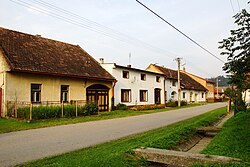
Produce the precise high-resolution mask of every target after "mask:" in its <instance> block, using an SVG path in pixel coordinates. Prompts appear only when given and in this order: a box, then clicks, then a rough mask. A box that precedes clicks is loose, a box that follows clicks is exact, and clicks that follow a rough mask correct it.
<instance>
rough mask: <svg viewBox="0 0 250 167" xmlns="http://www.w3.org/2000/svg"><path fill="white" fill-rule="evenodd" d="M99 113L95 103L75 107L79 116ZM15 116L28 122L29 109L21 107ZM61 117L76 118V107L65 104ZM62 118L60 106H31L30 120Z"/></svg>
mask: <svg viewBox="0 0 250 167" xmlns="http://www.w3.org/2000/svg"><path fill="white" fill-rule="evenodd" d="M98 111H99V109H98V105H97V104H96V103H89V104H86V105H85V106H83V107H79V106H78V107H77V112H78V115H79V116H84V115H95V114H97V113H98ZM17 116H18V118H19V119H26V120H28V119H29V117H30V107H23V108H18V109H17ZM63 116H64V117H74V116H76V106H75V105H70V104H66V105H64V106H63ZM60 117H62V106H61V105H58V106H33V108H32V119H33V120H39V119H49V118H60Z"/></svg>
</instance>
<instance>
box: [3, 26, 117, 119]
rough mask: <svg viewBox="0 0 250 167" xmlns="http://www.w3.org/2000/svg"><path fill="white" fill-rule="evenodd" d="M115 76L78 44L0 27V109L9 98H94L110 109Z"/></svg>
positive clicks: (32, 101)
mask: <svg viewBox="0 0 250 167" xmlns="http://www.w3.org/2000/svg"><path fill="white" fill-rule="evenodd" d="M114 81H115V79H114V77H113V76H112V75H110V74H109V73H108V72H107V71H106V70H105V69H103V68H102V67H101V66H100V65H99V63H98V62H97V61H95V60H94V59H93V58H92V57H91V56H90V55H89V54H88V53H87V52H86V51H84V50H83V49H82V48H81V47H80V46H78V45H72V44H68V43H64V42H60V41H55V40H51V39H47V38H43V37H41V36H36V35H30V34H25V33H21V32H17V31H12V30H8V29H5V28H0V112H1V116H3V117H4V116H6V114H7V104H8V102H10V101H17V102H31V103H34V104H39V103H42V102H44V101H59V102H64V103H69V102H70V101H72V100H82V101H86V102H96V103H97V104H98V106H99V109H100V111H108V110H110V109H111V98H112V97H113V91H112V89H113V83H114Z"/></svg>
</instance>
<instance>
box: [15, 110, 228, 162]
mask: <svg viewBox="0 0 250 167" xmlns="http://www.w3.org/2000/svg"><path fill="white" fill-rule="evenodd" d="M225 112H226V108H225V107H223V108H220V109H216V110H213V111H211V112H208V113H205V114H202V115H199V116H196V117H194V118H191V119H188V120H185V121H181V122H178V123H175V124H171V125H169V126H166V127H163V128H159V129H156V130H151V131H148V132H145V133H141V134H138V135H134V136H130V137H126V138H123V139H120V140H116V141H111V142H108V143H105V144H99V145H96V146H93V147H89V148H84V149H81V150H78V151H74V152H70V153H66V154H63V155H59V156H54V157H49V158H45V159H42V160H38V161H33V162H30V163H26V164H22V165H19V166H84V167H94V166H105V167H106V166H107V167H112V166H115V167H128V166H140V165H143V164H147V162H146V161H145V160H143V159H142V160H141V159H138V158H136V157H135V156H133V152H132V150H133V149H135V148H138V147H155V148H164V149H170V148H172V147H174V146H176V145H177V144H178V143H180V142H182V141H183V140H186V139H188V138H189V137H191V136H192V134H193V133H195V129H196V128H197V127H201V126H208V125H210V124H212V123H213V122H214V121H216V120H218V119H219V117H220V116H221V115H223V114H224V113H225Z"/></svg>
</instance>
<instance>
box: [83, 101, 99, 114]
mask: <svg viewBox="0 0 250 167" xmlns="http://www.w3.org/2000/svg"><path fill="white" fill-rule="evenodd" d="M98 111H99V108H98V105H97V104H96V103H87V104H86V105H85V106H84V107H83V108H82V114H83V115H95V114H98Z"/></svg>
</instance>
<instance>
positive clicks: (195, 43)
mask: <svg viewBox="0 0 250 167" xmlns="http://www.w3.org/2000/svg"><path fill="white" fill-rule="evenodd" d="M136 2H138V3H139V4H140V5H142V6H143V7H144V8H146V9H147V10H149V11H150V12H151V13H153V14H154V15H156V16H157V17H158V18H160V19H161V20H162V21H164V22H165V23H167V24H168V25H170V26H171V27H172V28H174V29H175V30H176V31H178V32H179V33H181V34H182V35H183V36H185V37H186V38H187V39H189V40H190V41H192V42H193V43H194V44H196V45H197V46H199V47H200V48H201V49H203V50H204V51H206V52H207V53H209V54H210V55H211V56H213V57H214V58H216V59H217V60H219V61H221V62H222V63H225V62H224V61H223V60H221V59H220V58H219V57H217V56H216V55H214V54H213V53H212V52H210V51H209V50H207V49H206V48H204V47H203V46H201V45H200V44H199V43H198V42H196V41H195V40H193V39H192V38H191V37H189V36H188V35H186V34H185V33H183V32H182V31H181V30H179V29H178V28H176V27H175V26H174V25H172V24H171V23H169V22H168V21H167V20H165V19H164V18H163V17H161V16H160V15H158V14H157V13H155V12H154V11H153V10H151V9H150V8H149V7H147V6H146V5H144V4H143V3H141V2H140V1H138V0H136Z"/></svg>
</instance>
